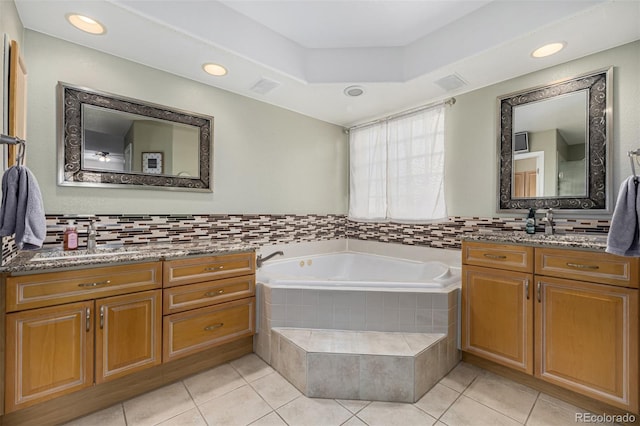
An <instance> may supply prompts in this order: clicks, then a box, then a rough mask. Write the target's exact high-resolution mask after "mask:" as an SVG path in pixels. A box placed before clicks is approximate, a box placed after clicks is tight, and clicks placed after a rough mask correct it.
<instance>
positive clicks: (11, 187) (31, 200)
mask: <svg viewBox="0 0 640 426" xmlns="http://www.w3.org/2000/svg"><path fill="white" fill-rule="evenodd" d="M12 234H15V240H16V245H17V246H18V248H19V249H23V250H33V249H37V248H40V247H42V243H43V242H44V239H45V238H46V236H47V221H46V217H45V214H44V204H43V202H42V194H41V192H40V187H39V186H38V181H37V180H36V178H35V176H34V175H33V173H31V171H30V170H29V169H28V168H26V167H25V166H14V167H10V168H9V169H8V170H7V171H6V172H5V174H4V176H3V177H2V206H0V235H2V236H8V235H12Z"/></svg>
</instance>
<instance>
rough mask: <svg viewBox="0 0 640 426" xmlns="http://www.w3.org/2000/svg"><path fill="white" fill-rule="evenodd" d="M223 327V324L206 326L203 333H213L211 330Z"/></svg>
mask: <svg viewBox="0 0 640 426" xmlns="http://www.w3.org/2000/svg"><path fill="white" fill-rule="evenodd" d="M223 325H224V323H223V322H219V323H217V324H213V325H208V326H206V327H205V328H204V331H213V330H215V329H216V328H220V327H222V326H223Z"/></svg>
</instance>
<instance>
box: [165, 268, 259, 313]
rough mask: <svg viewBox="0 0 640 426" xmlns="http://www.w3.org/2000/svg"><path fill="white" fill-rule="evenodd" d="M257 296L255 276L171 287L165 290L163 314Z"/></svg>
mask: <svg viewBox="0 0 640 426" xmlns="http://www.w3.org/2000/svg"><path fill="white" fill-rule="evenodd" d="M255 294H256V279H255V275H243V276H241V277H235V278H226V279H223V280H216V281H207V282H204V283H198V284H188V285H183V286H177V287H169V288H166V289H165V290H164V295H163V299H164V305H163V312H164V314H165V315H166V314H173V313H176V312H182V311H186V310H188V309H195V308H202V307H203V306H209V305H212V304H216V303H221V302H228V301H230V300H235V299H242V298H244V297H251V296H255Z"/></svg>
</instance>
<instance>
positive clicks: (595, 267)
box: [567, 262, 600, 269]
mask: <svg viewBox="0 0 640 426" xmlns="http://www.w3.org/2000/svg"><path fill="white" fill-rule="evenodd" d="M567 266H568V267H570V268H576V269H600V267H599V266H598V265H584V264H582V263H572V262H567Z"/></svg>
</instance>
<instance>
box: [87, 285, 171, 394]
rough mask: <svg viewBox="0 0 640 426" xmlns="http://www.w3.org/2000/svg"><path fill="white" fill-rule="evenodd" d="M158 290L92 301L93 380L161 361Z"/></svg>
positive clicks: (109, 377) (140, 368)
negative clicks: (94, 356) (93, 311)
mask: <svg viewBox="0 0 640 426" xmlns="http://www.w3.org/2000/svg"><path fill="white" fill-rule="evenodd" d="M161 295H162V290H151V291H145V292H142V293H134V294H128V295H124V296H115V297H108V298H105V299H99V300H96V313H97V318H96V321H97V324H96V383H103V382H106V381H108V380H112V379H115V378H117V377H121V376H124V375H126V374H130V373H133V372H135V371H138V370H142V369H144V368H148V367H152V366H154V365H158V364H160V362H161V360H162V358H161V357H162V355H161V354H162V341H161V338H162V328H161V327H162V310H161V306H162V305H161Z"/></svg>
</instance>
